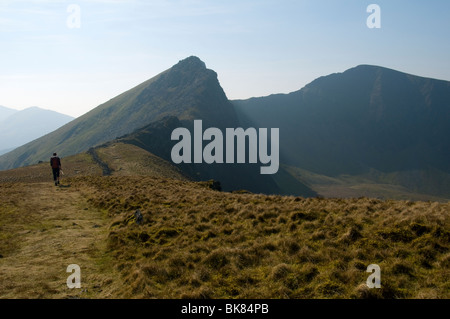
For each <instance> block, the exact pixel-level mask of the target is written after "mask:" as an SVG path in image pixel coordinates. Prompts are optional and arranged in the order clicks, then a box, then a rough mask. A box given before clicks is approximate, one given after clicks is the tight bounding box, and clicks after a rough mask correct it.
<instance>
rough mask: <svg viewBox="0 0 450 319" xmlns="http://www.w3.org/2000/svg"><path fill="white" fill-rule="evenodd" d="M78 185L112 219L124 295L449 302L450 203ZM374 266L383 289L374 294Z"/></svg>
mask: <svg viewBox="0 0 450 319" xmlns="http://www.w3.org/2000/svg"><path fill="white" fill-rule="evenodd" d="M71 182H72V183H73V185H75V186H76V187H78V188H79V190H80V191H81V192H83V193H84V194H85V196H87V197H88V202H89V203H90V204H91V205H93V206H94V207H97V208H98V209H101V210H103V211H105V212H106V213H107V214H108V215H109V216H110V218H111V224H110V227H109V237H108V249H109V250H110V253H111V254H112V256H113V257H114V258H113V260H114V262H115V269H116V270H117V271H118V272H120V274H121V278H122V280H123V285H122V286H121V287H120V288H119V289H118V290H117V291H115V292H114V294H115V295H116V296H119V297H121V298H449V297H450V280H449V276H450V272H449V263H450V253H449V250H448V248H449V242H450V232H449V211H450V204H449V203H446V204H442V203H433V202H409V201H382V200H374V199H368V198H359V199H319V198H311V199H303V198H299V197H282V196H266V195H255V194H231V193H220V192H216V191H213V190H210V189H208V187H207V186H205V185H202V184H198V183H197V184H195V183H190V182H183V181H177V180H167V179H161V178H142V177H127V178H120V177H108V178H96V177H92V178H86V179H73V180H71ZM137 209H139V210H140V211H141V212H142V214H143V216H144V219H143V223H142V224H140V225H138V224H137V223H136V222H135V218H134V212H135V210H137ZM370 264H378V265H379V266H380V267H381V283H382V288H381V289H368V288H367V287H366V285H365V281H366V279H367V277H368V276H369V273H367V272H366V268H367V266H368V265H370Z"/></svg>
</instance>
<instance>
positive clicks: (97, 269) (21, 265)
mask: <svg viewBox="0 0 450 319" xmlns="http://www.w3.org/2000/svg"><path fill="white" fill-rule="evenodd" d="M14 187H15V188H16V189H15V191H14V192H11V193H10V194H9V196H8V197H6V198H5V197H4V198H3V199H2V203H1V204H2V206H1V207H0V209H3V216H0V217H3V218H6V219H7V220H8V222H5V220H3V223H2V224H0V225H2V226H1V227H0V232H3V237H4V238H8V237H7V235H8V233H9V234H10V237H9V241H10V244H11V245H10V246H11V247H14V249H13V250H12V251H10V252H9V253H8V254H6V255H4V256H2V258H0V298H108V296H110V291H111V289H112V287H114V281H115V278H116V276H115V274H114V270H113V269H112V267H111V259H110V257H109V256H108V255H107V254H106V236H107V225H108V220H107V218H106V216H104V214H103V213H102V212H101V211H99V210H97V209H95V208H92V207H90V206H89V204H88V203H87V201H86V199H85V198H84V197H83V196H82V194H81V193H80V192H79V191H77V190H76V189H74V188H72V187H70V185H61V186H60V187H55V186H54V185H52V184H51V183H29V184H25V183H23V184H16V185H14ZM8 207H9V208H10V209H9V212H8V215H7V216H5V211H6V210H8ZM0 253H1V252H0ZM70 264H77V265H79V266H80V268H81V288H80V289H76V288H75V289H69V288H68V287H67V284H66V281H67V278H68V276H70V275H71V274H70V273H67V272H66V270H67V266H68V265H70Z"/></svg>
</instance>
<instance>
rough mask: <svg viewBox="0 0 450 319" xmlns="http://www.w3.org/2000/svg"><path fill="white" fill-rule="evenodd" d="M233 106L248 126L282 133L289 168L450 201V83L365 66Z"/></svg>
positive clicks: (283, 150) (284, 156) (240, 101)
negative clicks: (288, 92) (275, 128)
mask: <svg viewBox="0 0 450 319" xmlns="http://www.w3.org/2000/svg"><path fill="white" fill-rule="evenodd" d="M233 104H234V105H235V107H236V112H237V113H238V115H239V117H240V120H241V121H244V122H245V123H247V124H248V125H255V126H259V127H280V135H282V136H283V138H282V139H280V152H281V154H280V156H281V161H282V162H283V163H284V164H286V165H289V166H293V167H297V168H300V169H302V170H305V171H308V172H310V173H312V174H317V175H322V176H328V177H331V178H335V179H336V178H337V179H339V180H343V179H346V181H347V182H348V181H349V179H348V176H355V177H358V176H361V175H364V177H365V178H366V179H369V180H371V182H372V183H373V184H389V185H397V186H401V187H403V188H404V189H405V190H406V192H408V191H409V192H410V193H421V194H428V195H431V196H442V197H444V198H446V199H449V194H450V124H449V123H450V82H446V81H440V80H434V79H428V78H422V77H418V76H413V75H409V74H405V73H401V72H398V71H394V70H390V69H386V68H382V67H377V66H369V65H361V66H358V67H355V68H352V69H349V70H347V71H345V72H343V73H338V74H332V75H329V76H324V77H321V78H318V79H317V80H315V81H313V82H311V83H310V84H308V85H306V86H305V87H304V88H303V89H301V90H299V91H296V92H293V93H290V94H278V95H271V96H267V97H261V98H253V99H249V100H239V101H233ZM373 173H375V174H373ZM313 184H316V183H315V182H314V183H313ZM357 184H358V180H357V178H355V181H354V183H353V185H355V186H356V185H357ZM310 185H311V184H310ZM330 188H332V185H330ZM319 193H320V192H319ZM327 193H328V194H329V192H327ZM336 195H337V192H336ZM373 196H375V195H373ZM387 197H389V195H387Z"/></svg>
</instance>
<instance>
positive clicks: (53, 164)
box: [50, 156, 61, 168]
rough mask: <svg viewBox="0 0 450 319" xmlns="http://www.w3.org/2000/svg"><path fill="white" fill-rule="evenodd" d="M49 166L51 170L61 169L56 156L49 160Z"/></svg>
mask: <svg viewBox="0 0 450 319" xmlns="http://www.w3.org/2000/svg"><path fill="white" fill-rule="evenodd" d="M50 166H51V167H52V168H61V159H60V158H59V157H58V156H52V157H51V158H50Z"/></svg>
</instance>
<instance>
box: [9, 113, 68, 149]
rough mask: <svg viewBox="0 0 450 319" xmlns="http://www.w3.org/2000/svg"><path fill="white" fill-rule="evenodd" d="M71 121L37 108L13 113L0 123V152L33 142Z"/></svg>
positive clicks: (58, 114)
mask: <svg viewBox="0 0 450 319" xmlns="http://www.w3.org/2000/svg"><path fill="white" fill-rule="evenodd" d="M73 119H74V118H73V117H71V116H68V115H65V114H61V113H58V112H55V111H50V110H44V109H41V108H39V107H30V108H27V109H25V110H22V111H17V112H13V113H12V114H11V115H10V116H8V117H6V118H5V119H4V120H3V121H0V150H4V149H13V148H16V147H18V146H21V145H23V144H25V143H28V142H30V141H33V140H35V139H37V138H39V137H41V136H44V135H45V134H48V133H50V132H52V131H54V130H56V129H57V128H59V127H61V126H63V125H64V124H67V123H69V122H70V121H72V120H73Z"/></svg>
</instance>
